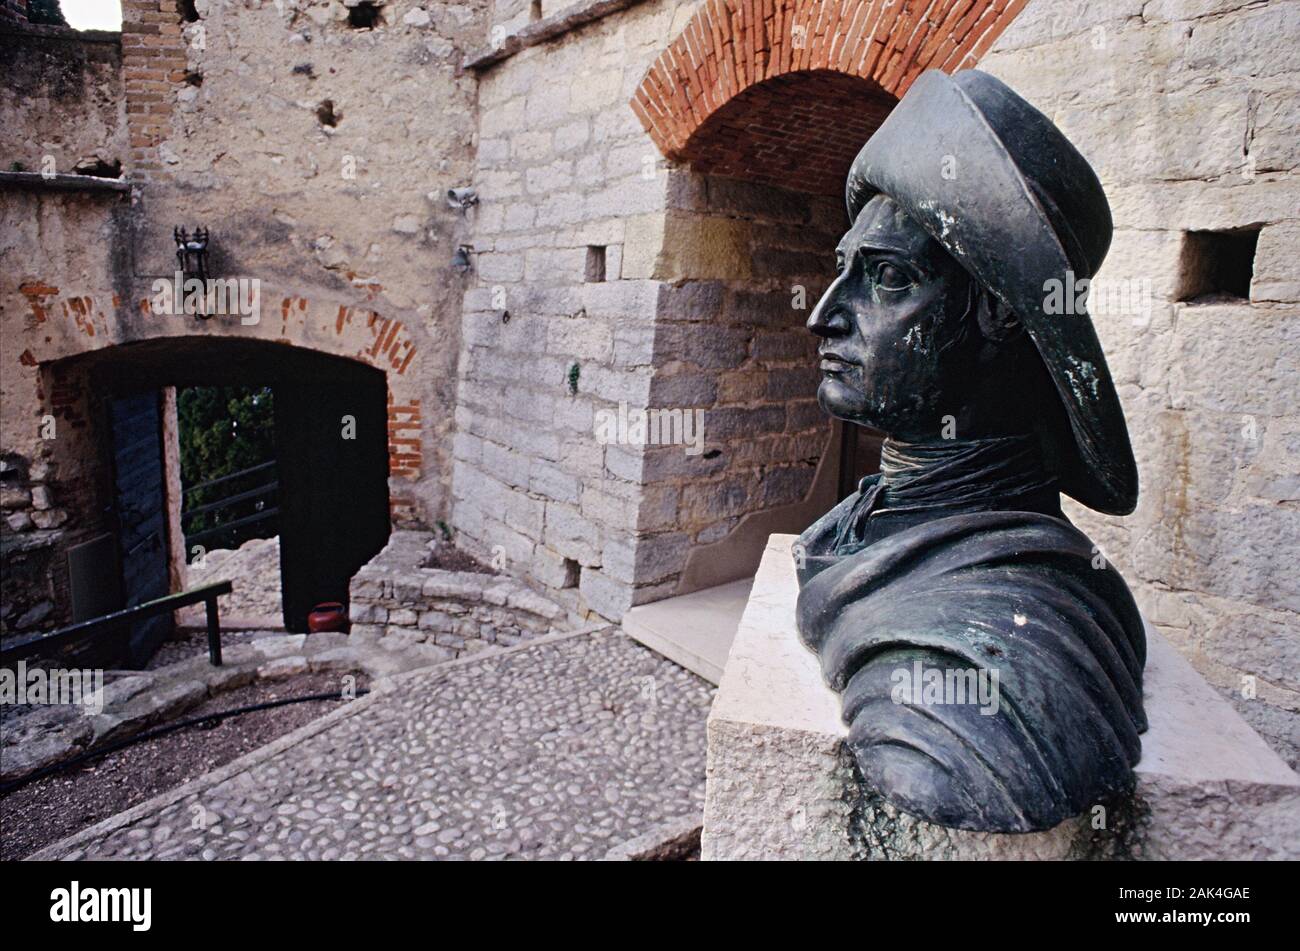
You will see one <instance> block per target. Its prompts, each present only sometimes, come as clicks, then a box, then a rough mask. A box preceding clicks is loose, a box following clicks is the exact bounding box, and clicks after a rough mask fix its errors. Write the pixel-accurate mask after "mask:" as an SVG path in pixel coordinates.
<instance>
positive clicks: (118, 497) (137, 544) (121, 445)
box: [71, 337, 390, 665]
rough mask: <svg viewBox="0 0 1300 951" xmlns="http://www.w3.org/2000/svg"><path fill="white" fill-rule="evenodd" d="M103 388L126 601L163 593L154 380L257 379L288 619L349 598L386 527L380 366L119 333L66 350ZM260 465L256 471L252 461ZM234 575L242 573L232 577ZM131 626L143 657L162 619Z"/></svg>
mask: <svg viewBox="0 0 1300 951" xmlns="http://www.w3.org/2000/svg"><path fill="white" fill-rule="evenodd" d="M71 359H72V360H75V361H77V362H78V364H79V365H80V366H81V367H82V368H84V371H85V374H86V378H87V380H88V383H89V385H90V386H91V388H92V391H93V392H97V393H102V394H105V395H104V398H103V403H102V405H103V407H104V413H103V415H102V416H101V419H104V421H105V425H104V431H105V433H106V436H110V437H111V438H106V439H105V440H104V443H103V444H104V445H105V446H106V450H105V458H104V460H103V461H104V463H105V465H104V466H103V470H104V474H105V478H106V484H105V488H104V502H103V504H104V506H105V507H106V508H109V509H111V510H112V514H113V516H114V517H113V518H112V519H111V520H110V524H108V525H106V528H109V529H110V530H111V531H113V533H114V534H115V535H116V536H117V539H118V545H117V547H118V550H119V552H120V556H121V577H122V588H123V597H124V598H125V599H126V601H125V603H126V604H128V605H130V604H137V603H140V602H141V601H145V600H148V599H149V598H152V597H159V596H161V595H163V594H166V593H167V592H168V587H169V580H168V579H169V564H170V562H169V557H170V554H169V553H170V551H171V549H170V548H169V544H168V541H169V539H168V517H167V504H168V500H167V498H166V490H165V481H164V476H163V452H164V450H163V445H162V435H161V433H162V420H161V414H160V409H159V407H160V392H161V390H162V388H164V387H178V388H183V387H190V386H206V387H232V386H245V387H258V388H265V389H266V390H267V391H269V392H270V393H271V394H272V395H273V397H274V430H275V437H274V443H275V445H274V456H275V465H274V470H275V471H274V475H275V477H276V479H277V480H278V483H279V485H278V490H277V492H276V494H275V496H274V502H275V503H276V505H277V506H278V508H279V514H278V521H279V533H280V570H281V606H282V611H283V618H284V624H285V627H286V628H287V629H289V630H292V631H305V630H306V629H307V615H308V614H309V613H310V611H311V609H312V608H313V607H314V606H315V605H316V604H319V603H321V602H323V601H341V602H343V603H345V604H346V603H347V600H348V583H349V581H350V579H351V577H352V575H353V574H355V572H356V571H357V569H358V568H360V567H361V566H362V565H364V564H365V563H366V562H367V561H369V560H370V559H371V558H372V557H374V556H375V555H376V554H377V553H378V552H379V550H380V549H381V548H383V546H384V544H385V543H386V542H387V540H388V535H389V529H390V525H389V511H388V426H387V417H388V413H387V404H388V388H387V379H386V377H385V375H384V373H383V371H381V370H377V369H375V368H374V367H371V366H368V365H366V364H362V363H358V362H356V361H353V360H348V359H344V358H341V357H333V356H328V355H325V354H321V353H317V352H314V351H309V350H302V349H299V348H296V347H292V346H288V345H284V344H278V343H269V342H263V341H248V340H231V339H224V338H202V337H185V338H171V339H157V340H150V341H142V342H140V343H132V344H122V345H119V346H115V347H109V348H106V349H104V350H100V351H95V352H93V353H88V354H83V355H81V356H78V357H75V358H71ZM259 476H260V474H259ZM232 580H234V582H235V584H236V586H238V583H239V581H238V579H237V578H235V579H232ZM152 623H153V624H154V625H156V627H152V626H150V627H147V628H146V629H143V630H140V631H132V632H131V636H130V650H129V661H130V662H131V663H133V664H137V665H138V664H141V663H143V662H144V661H145V660H147V659H148V656H149V654H150V653H152V651H153V649H154V648H155V647H156V646H157V644H158V643H159V641H161V640H162V639H163V638H165V637H166V636H167V633H168V631H169V628H170V619H168V618H160V619H157V621H155V622H152Z"/></svg>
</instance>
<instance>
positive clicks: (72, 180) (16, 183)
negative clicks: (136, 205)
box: [0, 172, 131, 192]
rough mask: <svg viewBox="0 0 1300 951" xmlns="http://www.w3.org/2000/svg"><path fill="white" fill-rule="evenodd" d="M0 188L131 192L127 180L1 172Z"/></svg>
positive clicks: (91, 176) (94, 176)
mask: <svg viewBox="0 0 1300 951" xmlns="http://www.w3.org/2000/svg"><path fill="white" fill-rule="evenodd" d="M0 188H21V189H30V190H33V191H55V192H129V191H130V190H131V182H130V181H128V180H127V179H125V178H100V177H99V176H97V175H42V174H41V173H40V172H0Z"/></svg>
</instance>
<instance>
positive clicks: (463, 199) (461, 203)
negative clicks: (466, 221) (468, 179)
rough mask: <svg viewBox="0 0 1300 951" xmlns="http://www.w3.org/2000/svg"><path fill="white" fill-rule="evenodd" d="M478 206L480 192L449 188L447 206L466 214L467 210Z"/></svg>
mask: <svg viewBox="0 0 1300 951" xmlns="http://www.w3.org/2000/svg"><path fill="white" fill-rule="evenodd" d="M477 204H478V192H476V191H475V190H474V189H472V188H448V189H447V206H448V207H449V208H455V209H456V210H457V211H459V212H461V213H464V211H465V209H466V208H470V207H472V206H474V205H477Z"/></svg>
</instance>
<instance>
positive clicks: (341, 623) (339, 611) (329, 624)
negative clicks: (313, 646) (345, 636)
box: [307, 601, 348, 634]
mask: <svg viewBox="0 0 1300 951" xmlns="http://www.w3.org/2000/svg"><path fill="white" fill-rule="evenodd" d="M347 629H348V609H347V608H345V607H344V606H343V605H342V603H340V602H338V601H322V602H321V603H320V604H318V605H316V607H314V608H312V609H311V613H310V614H308V615H307V630H309V631H311V632H312V633H313V634H319V633H321V632H322V631H346V630H347Z"/></svg>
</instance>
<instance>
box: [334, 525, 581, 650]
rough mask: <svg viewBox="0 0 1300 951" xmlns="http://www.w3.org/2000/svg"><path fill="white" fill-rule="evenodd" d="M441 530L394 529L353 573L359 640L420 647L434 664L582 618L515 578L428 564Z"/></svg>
mask: <svg viewBox="0 0 1300 951" xmlns="http://www.w3.org/2000/svg"><path fill="white" fill-rule="evenodd" d="M434 538H435V536H434V535H433V534H432V533H430V532H411V531H400V532H394V533H393V535H392V537H391V538H390V539H389V542H388V545H387V547H385V548H384V550H383V551H382V552H380V553H379V554H378V555H376V556H375V557H374V558H372V559H371V560H370V562H369V563H368V564H367V565H366V566H365V567H364V568H362V569H361V570H360V571H358V572H357V573H356V575H355V576H354V577H353V579H352V586H351V590H350V592H349V593H350V608H349V611H350V617H351V620H352V630H351V636H352V640H353V641H357V642H362V643H364V642H368V641H376V642H378V645H379V647H380V648H383V649H391V650H405V649H414V650H418V651H419V652H420V653H421V654H422V655H424V656H425V657H426V658H428V660H429V662H430V663H432V662H434V661H438V660H452V659H454V658H456V657H459V656H460V655H462V654H466V653H474V652H476V651H480V650H486V649H488V648H490V647H494V646H500V647H509V646H512V645H514V644H518V643H519V642H520V641H524V640H528V639H530V638H533V637H541V636H542V635H544V634H556V633H560V632H562V631H564V630H568V629H570V628H571V626H572V624H571V622H573V621H576V619H575V618H571V617H569V615H568V614H567V613H566V612H565V610H564V609H563V608H561V607H560V606H559V605H557V604H555V603H554V602H552V601H550V600H548V599H546V598H544V597H542V596H541V595H538V594H536V593H535V592H533V591H531V590H529V589H528V588H527V587H525V586H524V585H522V584H520V583H519V582H518V581H516V580H515V579H513V578H509V577H505V576H502V575H496V574H488V573H484V572H473V571H447V570H444V569H440V568H430V567H427V566H426V563H427V562H428V560H429V558H430V556H431V554H432V551H433V544H434Z"/></svg>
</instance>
